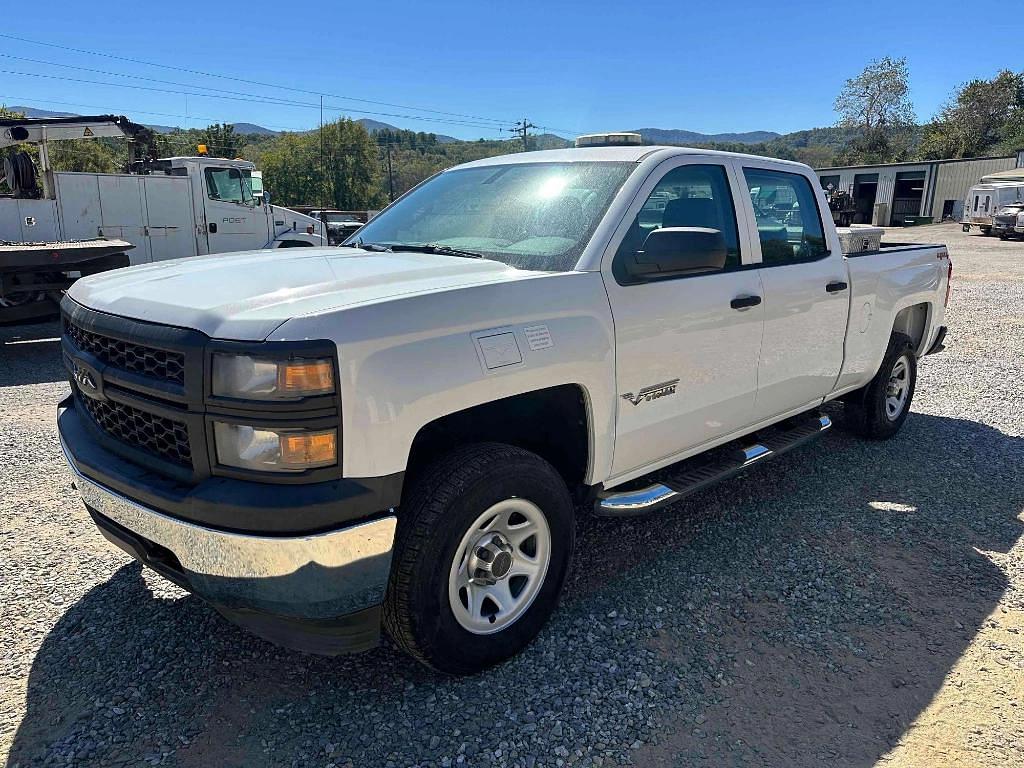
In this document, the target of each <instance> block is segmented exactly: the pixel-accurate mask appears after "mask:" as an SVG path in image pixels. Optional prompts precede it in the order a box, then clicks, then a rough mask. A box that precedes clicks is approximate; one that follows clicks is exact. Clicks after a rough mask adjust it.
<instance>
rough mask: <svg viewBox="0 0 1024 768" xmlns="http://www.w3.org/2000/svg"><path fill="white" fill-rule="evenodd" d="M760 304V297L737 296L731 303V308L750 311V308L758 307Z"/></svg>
mask: <svg viewBox="0 0 1024 768" xmlns="http://www.w3.org/2000/svg"><path fill="white" fill-rule="evenodd" d="M760 303H761V297H760V296H737V297H736V298H735V299H733V300H732V301H730V302H729V306H730V307H732V308H733V309H749V308H750V307H756V306H757V305H758V304H760Z"/></svg>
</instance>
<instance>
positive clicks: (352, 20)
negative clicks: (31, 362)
mask: <svg viewBox="0 0 1024 768" xmlns="http://www.w3.org/2000/svg"><path fill="white" fill-rule="evenodd" d="M840 5H841V7H842V11H838V10H833V9H834V8H839V7H840ZM159 7H160V8H162V9H168V8H171V9H173V13H172V14H171V15H170V16H171V18H166V17H165V18H166V20H162V19H161V15H162V14H158V13H157V12H156V11H150V10H147V9H146V8H145V4H142V5H139V4H135V5H131V4H129V5H126V6H124V7H121V6H118V5H113V6H110V5H102V4H101V5H96V4H95V3H81V2H76V3H70V2H64V1H63V0H58V1H57V2H54V1H53V0H51V2H50V3H48V4H46V6H45V9H46V13H45V20H43V21H44V23H42V24H39V23H35V22H33V23H28V22H29V21H30V20H31V19H32V18H35V19H36V20H37V21H39V20H41V19H39V18H38V17H37V16H36V14H29V13H23V12H18V16H19V18H20V20H21V21H22V22H24V23H18V19H8V22H9V23H8V24H7V25H6V27H5V28H4V29H2V30H0V33H3V34H10V35H15V36H17V37H24V38H30V39H34V40H39V41H43V42H47V43H52V44H56V45H60V46H68V47H73V48H82V49H90V50H95V51H101V52H105V53H110V54H114V55H117V56H122V57H127V58H134V59H141V60H146V61H151V62H155V63H159V64H166V65H171V66H175V67H185V68H188V69H193V70H201V71H205V72H210V73H215V74H221V75H230V76H234V77H240V78H245V79H248V80H254V81H260V82H263V83H270V84H283V85H288V86H292V87H296V88H302V89H306V90H308V91H310V92H321V91H323V92H326V93H329V94H334V96H330V97H327V98H326V99H325V102H326V103H327V104H328V106H329V107H335V106H336V107H345V108H346V109H345V110H344V111H342V110H339V109H328V111H327V115H328V117H334V116H337V115H338V114H348V115H349V116H351V117H370V118H374V119H378V120H382V121H384V122H390V123H392V124H396V125H400V126H402V127H406V128H411V129H414V130H425V131H434V132H437V133H447V134H450V135H454V136H458V137H461V138H476V137H479V136H485V137H488V138H491V137H498V136H502V135H505V136H507V135H508V134H507V132H506V133H504V134H502V133H501V132H499V130H498V128H499V127H501V126H508V125H509V124H510V123H511V121H514V120H517V119H519V118H522V117H528V118H529V119H530V120H531V121H532V122H534V123H536V124H537V125H538V126H543V127H546V128H548V129H552V130H553V132H559V133H562V134H564V135H573V134H575V133H577V132H592V131H601V130H615V129H618V130H622V129H628V128H640V127H658V128H684V129H688V130H695V131H702V132H707V133H717V132H723V131H750V130H773V131H778V132H780V133H784V132H787V131H793V130H799V129H802V128H810V127H814V126H821V125H829V124H831V123H833V122H834V120H835V115H834V113H833V111H832V102H833V100H834V98H835V96H836V94H837V93H838V91H839V89H840V88H841V87H842V85H843V82H844V81H845V79H846V78H848V77H851V76H853V75H855V74H857V72H858V71H859V70H860V69H861V68H862V67H863V66H864V64H865V63H866V62H867V61H868V59H870V58H873V57H881V56H885V55H889V56H906V57H907V59H908V62H909V65H910V71H911V87H912V91H911V97H912V100H913V102H914V106H915V109H916V111H917V114H918V117H919V119H922V120H924V119H927V118H929V117H930V116H931V115H932V114H933V113H934V112H935V111H936V109H937V108H938V107H939V105H940V104H941V103H942V102H943V101H944V100H945V99H946V98H947V97H948V95H949V94H950V92H951V91H952V90H953V88H954V87H955V86H956V85H957V84H958V83H961V82H963V81H965V80H968V79H971V78H974V77H991V76H993V75H994V74H995V73H996V72H997V71H998V70H999V69H1000V68H1017V69H1021V68H1024V15H1021V14H1020V13H1013V12H1007V13H1002V14H996V15H995V17H994V18H993V19H992V20H993V21H994V22H997V23H993V24H991V25H986V26H985V27H984V28H982V27H981V26H979V25H976V24H973V23H971V22H970V20H969V19H968V18H966V17H965V16H964V13H963V8H964V6H963V3H953V2H947V1H946V0H930V2H927V3H924V2H917V3H915V2H903V3H898V2H874V0H858V2H856V3H853V4H849V3H843V4H838V3H827V2H820V0H819V2H804V1H800V2H791V3H783V2H781V1H780V0H776V1H775V2H765V1H764V0H762V1H761V2H753V1H752V0H733V1H732V2H724V3H699V4H694V3H685V2H680V0H676V1H675V2H646V3H635V4H631V3H623V2H621V0H618V2H604V0H591V2H587V3H576V2H572V3H568V2H566V3H555V2H551V1H550V0H549V1H548V2H536V0H520V2H514V3H507V2H505V3H494V2H487V1H486V0H476V2H462V1H461V0H460V1H458V2H441V3H427V2H405V0H392V1H391V2H387V3H381V2H370V3H367V2H360V3H354V2H335V3H329V2H316V1H314V0H307V1H306V2H301V3H291V4H289V3H282V2H275V3H271V2H265V0H246V2H241V3H230V4H228V3H195V2H191V1H190V0H183V1H179V2H176V3H174V4H173V5H171V6H168V5H167V4H160V6H159ZM854 13H856V15H857V17H858V18H859V19H860V21H856V20H851V19H852V17H853V16H854ZM129 16H131V17H133V18H132V20H129ZM12 21H13V22H14V23H10V22H12ZM840 27H842V28H844V29H853V30H855V31H853V32H850V31H838V30H839V28H840ZM12 57H20V58H12ZM24 59H34V60H35V61H25V60H24ZM57 64H62V65H65V66H63V67H60V66H56V65H57ZM69 67H86V68H91V69H93V70H102V71H104V72H107V73H123V74H128V75H135V76H136V77H147V78H152V79H155V80H166V81H173V83H180V84H185V85H187V86H188V87H187V88H186V87H182V86H181V85H173V84H166V83H155V82H149V81H144V80H139V79H131V78H126V77H121V76H118V75H116V74H99V73H97V72H87V71H83V70H81V69H71V68H69ZM12 71H17V72H21V73H37V74H47V75H51V76H54V77H58V78H77V79H79V80H93V81H104V82H118V83H123V84H128V85H133V86H146V87H152V88H160V89H164V90H166V91H182V90H188V89H189V88H191V89H192V92H193V95H190V96H185V95H183V94H180V93H166V92H153V91H147V90H141V89H139V88H120V87H115V86H110V85H97V84H92V83H83V82H70V81H66V80H60V79H47V78H40V77H32V76H28V75H26V74H11V73H10V72H12ZM204 87H206V88H218V89H222V90H223V91H234V92H238V93H239V94H243V95H240V96H238V98H237V99H235V100H232V99H229V98H226V97H227V96H228V95H230V94H226V93H221V94H219V95H207V96H198V95H195V94H197V93H199V92H200V91H202V90H203V88H204ZM339 96H349V97H356V98H360V99H365V100H370V101H377V102H390V103H392V104H396V105H402V106H400V107H395V106H382V105H378V104H368V103H365V102H358V101H353V100H344V99H340V98H337V97H339ZM268 98H270V99H277V100H279V101H280V100H287V101H292V102H301V104H298V105H296V104H291V105H286V104H281V103H275V104H267V103H257V102H258V101H259V100H266V99H268ZM245 99H248V100H245ZM0 103H5V104H8V105H11V104H29V105H32V106H37V107H40V108H44V109H54V110H67V111H74V112H100V111H105V112H117V113H123V114H126V115H128V116H129V117H133V118H134V119H136V120H138V121H139V122H147V123H161V124H171V125H185V124H186V122H187V125H189V126H190V127H201V126H204V125H206V124H207V123H208V122H211V121H231V122H239V121H246V122H253V123H259V124H261V125H265V126H268V127H271V128H277V129H306V128H309V127H312V126H314V125H315V124H316V123H317V120H318V118H319V112H318V109H314V108H310V107H309V106H302V104H311V103H312V104H318V103H319V97H318V96H316V95H313V93H296V92H293V91H288V90H281V89H274V88H269V87H266V86H258V85H252V84H246V83H240V82H235V81H232V80H224V79H219V78H209V77H203V76H199V75H195V74H190V73H187V72H180V71H172V70H168V69H162V68H158V67H150V66H144V65H140V64H135V63H130V62H127V61H122V60H117V59H111V58H103V57H97V56H91V55H87V54H83V53H76V52H73V51H69V50H63V49H58V48H53V47H45V46H39V45H33V44H30V43H25V42H20V41H16V40H11V39H7V38H3V37H0ZM407 107H416V108H418V109H416V110H413V109H408V108H407ZM426 109H430V110H435V112H426V111H421V110H426ZM357 110H362V111H357ZM438 112H445V113H458V114H459V115H470V116H472V117H471V118H466V117H457V116H454V115H450V114H446V115H441V114H438ZM369 113H391V114H390V115H383V114H369ZM393 115H406V116H413V115H418V116H420V117H421V118H423V119H419V120H414V119H411V118H410V117H396V116H393ZM186 116H187V120H186ZM482 119H483V120H482ZM446 121H463V122H470V123H472V124H470V125H464V124H459V122H446Z"/></svg>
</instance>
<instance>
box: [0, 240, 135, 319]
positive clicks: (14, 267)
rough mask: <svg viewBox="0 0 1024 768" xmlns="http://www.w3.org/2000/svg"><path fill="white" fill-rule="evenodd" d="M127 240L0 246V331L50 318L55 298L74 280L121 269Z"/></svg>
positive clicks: (57, 301) (126, 259) (0, 242)
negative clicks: (15, 325)
mask: <svg viewBox="0 0 1024 768" xmlns="http://www.w3.org/2000/svg"><path fill="white" fill-rule="evenodd" d="M134 247H135V246H134V245H132V244H131V243H129V242H128V241H127V240H119V239H107V238H94V239H91V240H71V241H51V242H38V243H13V242H9V241H4V240H0V325H11V324H14V323H24V322H31V321H35V320H42V319H45V318H47V317H50V316H52V315H54V314H56V312H57V310H58V306H59V304H60V299H61V295H62V294H63V292H64V291H66V290H67V289H68V288H70V287H71V284H72V283H74V282H75V280H77V279H78V278H79V277H84V276H85V275H93V274H96V273H97V272H105V271H106V270H108V269H118V268H119V267H127V266H128V264H129V257H128V251H130V250H131V249H132V248H134Z"/></svg>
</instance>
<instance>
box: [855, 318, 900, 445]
mask: <svg viewBox="0 0 1024 768" xmlns="http://www.w3.org/2000/svg"><path fill="white" fill-rule="evenodd" d="M916 383H917V355H916V354H915V352H914V342H913V341H912V340H911V339H910V337H909V336H907V335H906V334H903V333H894V334H893V335H892V338H891V339H890V340H889V348H888V349H887V350H886V353H885V357H884V358H883V359H882V365H881V366H880V367H879V369H878V373H876V374H875V377H874V378H873V379H872V380H871V382H870V383H869V384H868V385H867V386H866V387H864V388H863V389H861V390H858V391H857V392H854V393H851V395H848V396H847V397H846V398H844V399H845V401H846V414H845V416H846V418H845V421H846V423H847V424H848V425H849V426H850V427H851V428H852V429H853V430H854V431H856V432H857V433H858V434H860V435H862V436H863V437H867V438H871V439H873V440H885V439H887V438H890V437H892V436H893V435H895V434H896V433H897V432H899V431H900V427H902V426H903V422H904V421H906V419H907V414H908V413H909V412H910V403H911V401H912V400H913V399H914V387H915V385H916Z"/></svg>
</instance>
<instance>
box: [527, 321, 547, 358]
mask: <svg viewBox="0 0 1024 768" xmlns="http://www.w3.org/2000/svg"><path fill="white" fill-rule="evenodd" d="M523 333H524V334H525V335H526V343H527V344H529V345H530V349H532V350H533V351H534V352H536V351H537V350H539V349H547V348H548V347H553V346H554V345H555V342H553V341H552V340H551V331H549V330H548V327H547V326H546V325H530V326H527V327H526V328H523Z"/></svg>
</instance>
